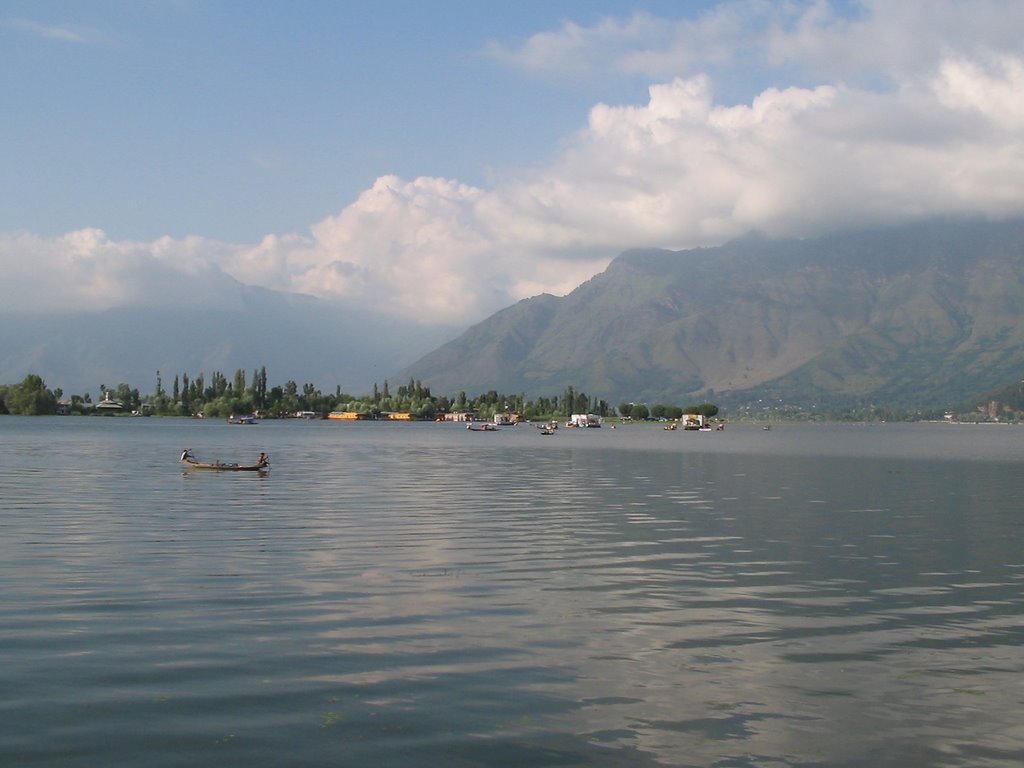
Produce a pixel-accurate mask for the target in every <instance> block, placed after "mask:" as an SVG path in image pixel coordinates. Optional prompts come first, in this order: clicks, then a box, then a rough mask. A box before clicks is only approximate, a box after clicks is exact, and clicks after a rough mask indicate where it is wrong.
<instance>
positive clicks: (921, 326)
mask: <svg viewBox="0 0 1024 768" xmlns="http://www.w3.org/2000/svg"><path fill="white" fill-rule="evenodd" d="M1022 373H1024V222H1021V221H1014V222H1009V223H1005V222H1004V223H984V222H932V223H926V224H918V225H913V226H905V227H900V228H892V229H885V230H877V231H871V232H864V233H857V234H844V235H835V236H830V237H824V238H820V239H814V240H802V241H795V240H787V241H771V240H766V239H762V238H759V237H748V238H744V239H741V240H737V241H735V242H731V243H729V244H727V245H724V246H722V247H717V248H700V249H695V250H688V251H679V252H672V251H663V250H636V251H628V252H626V253H623V254H622V255H621V256H619V257H618V258H617V259H615V261H614V262H612V264H611V265H610V266H609V267H608V269H607V270H606V271H605V272H603V273H602V274H600V275H598V276H596V277H594V278H593V279H591V280H590V281H588V282H586V283H584V284H583V285H581V286H580V287H579V288H577V289H576V290H575V291H573V292H572V293H571V294H569V295H568V296H566V297H564V298H555V297H553V296H538V297H536V298H532V299H528V300H525V301H522V302H520V303H518V304H516V305H515V306H513V307H510V308H508V309H506V310H503V311H501V312H499V313H497V314H496V315H494V316H493V317H491V318H489V319H488V320H486V321H484V322H482V323H479V324H478V325H476V326H474V327H472V328H470V329H469V330H468V331H466V332H465V333H464V334H463V335H462V336H460V337H459V338H457V339H455V340H454V341H452V342H450V343H448V344H445V345H444V346H442V347H440V348H439V349H437V350H436V351H434V352H432V353H430V354H429V355H427V356H426V357H424V358H422V359H421V360H419V361H418V362H416V363H414V364H413V365H411V366H409V367H408V368H406V369H405V370H403V371H401V372H400V373H398V374H397V375H395V376H394V377H393V379H394V380H397V381H404V380H406V379H408V378H416V379H420V380H421V381H423V382H424V383H425V384H428V385H429V386H431V387H432V389H433V390H434V391H435V392H438V393H448V392H456V391H458V390H465V391H466V392H467V393H476V392H482V391H487V390H490V389H496V390H498V391H505V392H525V393H527V394H528V395H544V394H557V393H560V392H561V391H562V390H563V389H564V388H565V387H566V386H569V385H571V386H574V387H576V388H577V389H581V390H583V391H584V392H586V393H587V394H589V395H591V396H598V397H602V398H604V399H607V400H609V401H611V402H618V401H620V400H622V399H625V400H633V401H637V402H648V403H654V402H664V403H679V404H686V403H690V402H693V401H699V400H702V399H705V398H707V399H714V400H715V401H716V402H719V403H733V404H738V403H740V402H756V401H757V400H758V399H768V398H771V399H774V400H783V401H785V402H787V403H794V404H803V405H810V404H812V403H817V404H823V405H829V406H841V405H862V404H867V403H878V404H888V405H900V406H943V405H945V404H949V403H953V402H957V401H959V400H961V399H963V398H964V397H967V396H970V395H973V394H976V393H978V392H983V391H986V390H991V389H993V388H994V387H997V386H1001V385H1004V384H1006V383H1007V382H1013V381H1016V380H1019V379H1020V378H1021V374H1022Z"/></svg>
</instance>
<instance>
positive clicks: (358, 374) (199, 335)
mask: <svg viewBox="0 0 1024 768" xmlns="http://www.w3.org/2000/svg"><path fill="white" fill-rule="evenodd" d="M204 279H205V280H207V281H208V282H209V280H210V278H209V277H208V276H207V277H205V278H204ZM213 281H214V282H215V283H216V285H214V286H210V285H209V284H207V285H204V286H203V288H202V292H203V293H205V294H212V295H213V296H214V299H213V300H209V299H207V298H206V297H205V296H204V298H203V300H202V301H195V302H192V303H191V305H188V304H187V303H183V304H179V305H176V306H170V305H169V304H168V303H166V302H165V303H163V304H155V305H149V306H129V307H118V308H112V309H105V310H102V311H75V312H65V313H58V314H33V313H24V312H22V313H4V312H3V311H2V310H0V384H13V383H17V382H19V381H21V380H22V379H23V378H24V377H25V375H26V374H27V373H35V374H37V375H39V376H41V377H42V378H43V380H44V381H45V383H46V385H47V386H48V387H50V388H51V389H53V388H58V387H59V388H61V389H62V390H63V392H64V393H65V395H71V394H84V393H87V392H88V393H90V394H91V395H92V396H93V397H96V396H98V395H99V394H100V389H101V387H103V386H106V387H108V388H115V387H117V386H118V385H119V384H121V383H122V382H123V383H127V384H129V385H130V386H131V387H133V388H137V389H138V390H139V391H140V392H142V393H143V394H147V393H152V392H154V391H155V389H156V375H157V372H158V371H159V372H160V374H161V377H162V379H163V385H164V387H165V388H166V389H167V390H168V391H170V389H171V383H172V381H173V379H174V377H175V376H177V375H179V374H187V375H189V376H190V377H191V378H193V379H194V378H195V377H196V375H197V374H201V373H205V374H206V375H207V376H209V375H210V374H211V373H212V372H213V371H220V372H221V373H224V374H225V375H227V376H228V378H230V377H231V376H232V374H233V373H234V371H236V370H237V369H239V368H241V369H243V370H245V371H246V373H247V374H251V373H252V371H253V370H255V369H258V368H260V367H264V366H265V367H266V368H267V375H268V379H269V381H270V384H271V385H279V384H284V383H285V382H286V381H287V380H289V379H291V380H294V381H296V382H297V383H298V384H299V386H300V387H301V386H302V385H303V384H305V383H307V382H309V383H313V384H315V385H316V386H317V387H319V388H321V389H323V390H324V391H329V392H333V391H334V390H335V388H336V387H340V388H341V389H342V390H344V391H346V392H349V393H352V394H356V395H359V394H364V393H366V392H368V391H369V390H370V388H371V387H372V385H373V382H374V381H383V380H385V379H386V378H387V376H388V374H389V373H391V372H393V371H394V370H395V369H396V368H398V367H399V366H401V365H405V364H407V363H408V362H409V361H410V360H414V359H415V358H416V357H417V356H418V355H420V354H422V352H423V350H424V349H430V348H432V347H434V346H436V345H438V344H440V343H441V342H442V341H444V340H445V339H448V338H451V336H452V335H453V331H452V330H451V329H450V328H442V327H431V326H423V327H421V326H410V325H408V324H406V323H401V322H399V321H396V320H392V319H388V318H386V317H383V316H379V315H373V314H370V313H367V312H360V311H356V310H352V309H351V308H346V307H345V306H341V305H338V304H334V303H330V302H326V301H322V300H318V299H315V298H312V297H309V296H303V295H298V294H289V293H282V292H279V291H270V290H266V289H263V288H256V287H253V286H248V285H244V284H242V283H239V282H237V281H236V280H234V279H232V278H230V277H228V276H227V275H225V274H223V273H220V274H219V275H217V276H216V277H215V278H214V279H213Z"/></svg>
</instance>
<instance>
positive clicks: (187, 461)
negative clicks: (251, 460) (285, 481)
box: [181, 448, 270, 472]
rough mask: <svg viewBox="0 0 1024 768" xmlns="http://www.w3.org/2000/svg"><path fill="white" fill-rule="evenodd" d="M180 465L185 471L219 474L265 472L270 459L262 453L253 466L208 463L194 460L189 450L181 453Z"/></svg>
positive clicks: (218, 462) (268, 466) (268, 467)
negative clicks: (200, 470)
mask: <svg viewBox="0 0 1024 768" xmlns="http://www.w3.org/2000/svg"><path fill="white" fill-rule="evenodd" d="M181 463H182V464H184V465H185V467H186V468H187V469H213V470H217V471H220V472H266V471H267V470H268V469H270V459H269V458H268V457H267V456H266V455H265V454H262V453H261V454H260V460H259V461H257V462H256V463H255V464H233V463H225V462H220V461H217V462H213V463H210V462H205V461H199V460H198V459H196V457H195V456H193V455H192V451H191V449H189V448H186V449H185V450H184V451H182V452H181Z"/></svg>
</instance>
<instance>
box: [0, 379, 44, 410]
mask: <svg viewBox="0 0 1024 768" xmlns="http://www.w3.org/2000/svg"><path fill="white" fill-rule="evenodd" d="M4 404H5V405H6V408H7V410H8V412H10V413H12V414H14V415H16V416H41V415H45V414H52V413H56V411H57V398H56V396H55V395H54V394H53V392H51V391H50V390H49V389H47V388H46V384H45V382H43V379H42V378H41V377H40V376H37V375H36V374H34V373H30V374H28V375H27V376H26V377H25V378H24V379H23V380H22V382H21V383H20V384H15V385H14V386H11V387H8V388H7V390H6V393H5V395H4Z"/></svg>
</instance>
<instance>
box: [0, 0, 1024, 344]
mask: <svg viewBox="0 0 1024 768" xmlns="http://www.w3.org/2000/svg"><path fill="white" fill-rule="evenodd" d="M1022 31H1024V3H1021V2H1019V0H998V1H997V0H991V1H986V0H972V2H970V3H965V2H960V1H959V0H928V1H927V2H925V1H924V0H900V1H899V2H892V1H891V0H878V1H877V2H865V3H859V2H842V3H840V2H798V1H797V0H789V1H779V2H770V1H769V0H735V1H734V2H729V1H723V2H685V3H684V2H644V1H643V0H638V1H637V2H635V3H623V2H604V1H603V0H579V1H578V2H554V1H552V0H546V1H545V2H532V1H530V2H523V1H520V2H516V3H504V4H497V3H495V4H491V3H479V2H469V1H468V0H467V1H466V2H447V3H446V2H429V1H428V0H424V1H423V2H412V1H411V0H410V2H402V3H396V2H380V1H375V2H372V3H370V2H364V3H355V2H342V1H338V2H304V3H286V2H277V3H275V2H266V3H253V2H216V1H215V0H203V1H202V2H200V1H199V0H196V1H195V2H192V1H191V0H123V1H114V0H111V1H109V2H103V1H101V0H93V1H91V2H73V1H72V0H67V1H65V2H46V0H31V1H30V2H17V1H11V0H0V105H2V106H0V114H2V117H3V119H2V120H0V169H2V171H0V173H2V176H0V180H2V183H0V270H2V271H0V274H3V279H2V281H0V308H3V309H8V310H11V309H32V310H36V311H48V310H49V309H52V308H65V309H66V308H83V307H85V308H105V307H110V306H124V305H132V304H139V305H152V304H154V303H161V302H172V301H180V298H181V296H182V295H183V293H184V294H188V293H189V291H188V288H187V285H188V284H189V281H194V282H195V283H196V284H197V285H198V284H200V283H202V282H204V281H206V282H208V280H207V278H208V277H209V276H210V274H211V273H215V272H218V271H223V272H225V273H227V274H229V275H231V276H233V277H235V278H236V279H238V280H240V281H242V282H245V283H250V284H255V285H262V286H266V287H270V288H276V289H280V290H290V291H299V292H304V293H310V294H313V295H317V296H321V297H324V298H329V299H337V300H340V301H345V302H349V303H353V304H356V305H362V306H369V307H376V308H378V309H380V310H382V311H387V312H390V313H394V314H396V315H398V316H400V317H404V318H408V319H411V320H415V321H417V322H423V323H433V322H444V323H453V324H462V323H469V322H473V321H476V320H479V319H482V318H483V317H485V316H486V315H489V314H491V313H492V312H493V311H495V310H496V309H499V308H501V307H502V306H506V305H507V304H509V303H511V302H513V301H516V300H518V299H520V298H524V297H527V296H531V295H535V294H537V293H540V292H544V291H547V292H552V293H565V292H567V291H569V290H571V289H572V288H573V287H575V286H576V285H578V284H579V283H580V282H581V281H583V280H585V279H587V278H588V277H590V276H591V275H593V274H595V273H596V272H598V271H600V270H601V269H603V267H604V266H605V265H606V264H607V263H608V261H609V260H610V259H611V258H613V257H614V256H615V255H617V254H618V253H619V252H620V251H622V250H624V249H626V248H629V247H634V246H658V247H668V248H683V247H691V246H695V245H703V244H718V243H721V242H724V241H725V240H727V239H729V238H731V237H735V236H737V235H741V234H744V233H746V232H748V231H750V230H752V229H756V230H760V231H763V232H766V233H768V234H773V235H796V236H804V235H813V234H817V233H820V232H824V231H828V230H830V229H834V228H836V227H841V226H847V225H850V224H854V225H859V224H873V223H884V222H894V221H903V220H907V219H912V218H918V217H924V216H930V215H935V214H971V215H977V214H981V215H986V216H992V217H1001V216H1009V215H1021V214H1024V34H1022ZM56 276H60V279H55V277H56ZM172 284H173V285H174V286H175V289H174V290H173V291H166V290H165V288H166V287H167V286H169V285H172ZM195 296H197V297H198V296H199V294H198V293H196V294H195ZM195 300H196V301H199V300H205V299H200V298H196V299H195Z"/></svg>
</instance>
